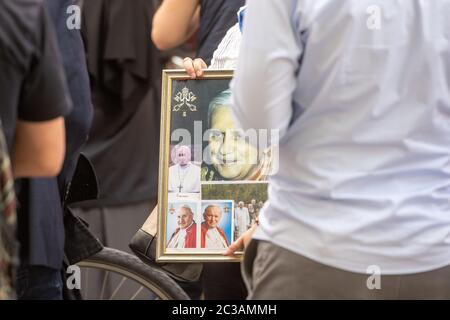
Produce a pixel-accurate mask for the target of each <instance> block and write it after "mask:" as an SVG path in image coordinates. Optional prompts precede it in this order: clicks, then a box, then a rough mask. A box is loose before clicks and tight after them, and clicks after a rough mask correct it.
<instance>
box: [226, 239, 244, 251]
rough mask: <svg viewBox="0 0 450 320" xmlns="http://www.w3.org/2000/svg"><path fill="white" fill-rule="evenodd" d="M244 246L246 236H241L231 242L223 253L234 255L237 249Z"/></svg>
mask: <svg viewBox="0 0 450 320" xmlns="http://www.w3.org/2000/svg"><path fill="white" fill-rule="evenodd" d="M243 247H244V237H243V236H240V237H239V238H238V239H237V240H236V241H235V242H233V243H232V244H230V246H229V247H228V249H227V251H225V253H224V254H223V255H224V256H232V255H233V254H234V253H235V252H236V251H238V250H241V249H243Z"/></svg>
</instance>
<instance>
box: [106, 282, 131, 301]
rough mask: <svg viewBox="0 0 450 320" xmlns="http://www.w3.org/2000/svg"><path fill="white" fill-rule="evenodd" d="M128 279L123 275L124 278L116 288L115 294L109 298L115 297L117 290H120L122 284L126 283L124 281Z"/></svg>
mask: <svg viewBox="0 0 450 320" xmlns="http://www.w3.org/2000/svg"><path fill="white" fill-rule="evenodd" d="M126 280H127V278H126V277H122V280H121V281H120V283H119V285H118V286H117V287H116V289H115V290H114V292H113V294H112V295H111V297H110V298H109V300H112V299H114V297H115V296H116V294H117V292H118V291H119V290H120V288H121V287H122V285H123V284H124V282H125V281H126Z"/></svg>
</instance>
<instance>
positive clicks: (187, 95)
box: [173, 87, 197, 117]
mask: <svg viewBox="0 0 450 320" xmlns="http://www.w3.org/2000/svg"><path fill="white" fill-rule="evenodd" d="M174 100H175V101H176V102H178V104H176V105H174V106H173V111H174V112H178V111H182V112H183V117H186V111H187V110H182V109H186V107H187V108H189V110H191V111H197V106H195V105H194V104H191V103H190V102H194V101H195V100H197V97H196V96H195V94H193V93H192V92H191V91H189V89H188V88H186V87H184V88H183V89H182V90H181V92H178V93H177V94H176V95H175V98H174Z"/></svg>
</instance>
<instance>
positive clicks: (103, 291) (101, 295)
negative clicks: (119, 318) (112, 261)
mask: <svg viewBox="0 0 450 320" xmlns="http://www.w3.org/2000/svg"><path fill="white" fill-rule="evenodd" d="M108 276H109V271H106V272H105V276H104V277H103V284H102V291H101V293H100V300H103V295H104V294H105V287H106V280H107V279H108Z"/></svg>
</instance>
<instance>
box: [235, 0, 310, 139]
mask: <svg viewBox="0 0 450 320" xmlns="http://www.w3.org/2000/svg"><path fill="white" fill-rule="evenodd" d="M247 3H248V7H247V11H246V16H245V20H244V31H243V38H242V44H241V48H240V55H239V59H238V65H237V71H236V74H235V77H234V80H233V81H232V84H231V87H232V89H233V100H234V102H233V104H234V105H233V115H234V118H235V121H236V123H237V124H238V125H239V126H240V127H241V128H242V129H245V130H247V129H268V130H271V129H279V130H280V137H282V136H283V135H284V134H285V132H286V130H287V128H288V126H289V123H290V121H291V117H292V95H293V92H294V90H295V88H296V86H297V81H296V78H297V77H296V74H297V72H298V69H299V67H300V66H299V60H300V56H301V54H302V51H303V48H302V46H301V42H300V41H299V40H298V39H299V36H300V35H297V32H296V31H295V30H294V29H295V28H294V26H293V22H292V21H293V18H292V15H293V12H294V11H295V10H294V9H295V8H294V5H295V4H294V1H292V0H249V1H248V2H247Z"/></svg>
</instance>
